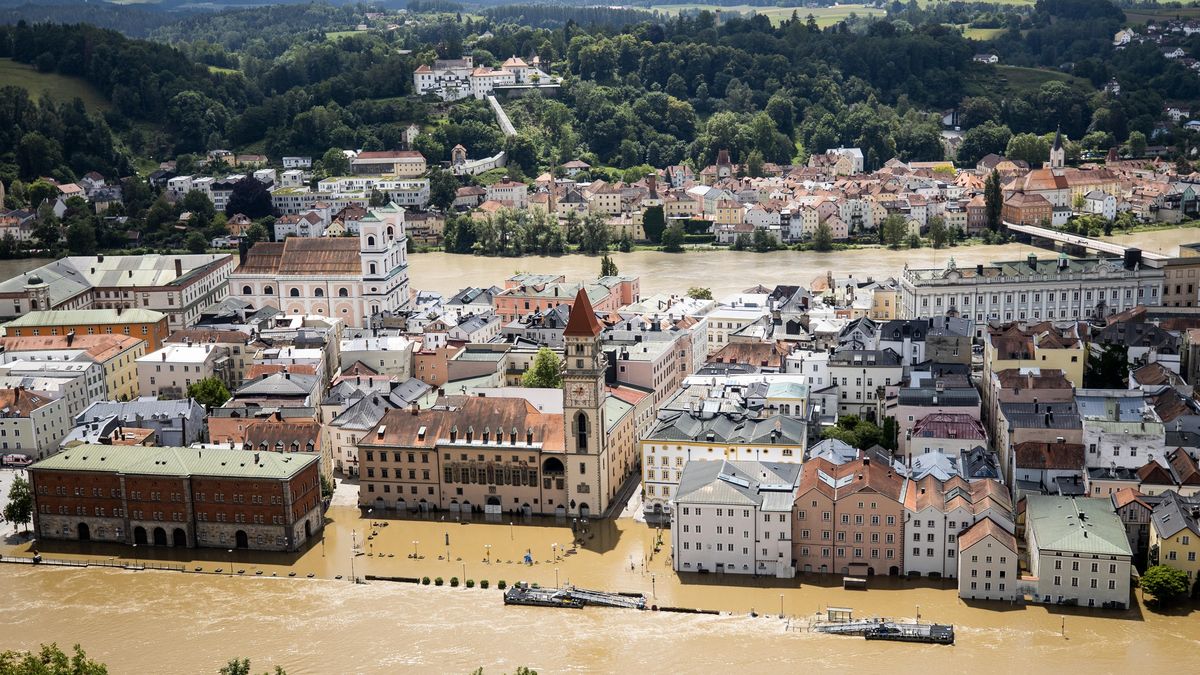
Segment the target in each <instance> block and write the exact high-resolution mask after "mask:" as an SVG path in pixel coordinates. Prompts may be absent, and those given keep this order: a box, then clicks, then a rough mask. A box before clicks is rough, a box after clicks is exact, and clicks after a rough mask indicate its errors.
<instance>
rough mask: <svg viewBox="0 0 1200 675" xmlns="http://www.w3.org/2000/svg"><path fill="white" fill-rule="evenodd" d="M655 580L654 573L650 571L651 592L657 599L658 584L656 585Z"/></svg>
mask: <svg viewBox="0 0 1200 675" xmlns="http://www.w3.org/2000/svg"><path fill="white" fill-rule="evenodd" d="M654 581H655V579H654V573H653V572H651V573H650V593H651V594H653V595H654V597H655V599H657V598H658V586H656V585H655V583H654Z"/></svg>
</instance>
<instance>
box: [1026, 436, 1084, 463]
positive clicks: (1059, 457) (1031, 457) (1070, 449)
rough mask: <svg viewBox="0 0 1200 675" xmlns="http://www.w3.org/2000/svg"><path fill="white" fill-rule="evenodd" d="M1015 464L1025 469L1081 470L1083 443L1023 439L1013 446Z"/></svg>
mask: <svg viewBox="0 0 1200 675" xmlns="http://www.w3.org/2000/svg"><path fill="white" fill-rule="evenodd" d="M1013 452H1014V453H1015V454H1016V465H1017V466H1019V467H1022V468H1026V469H1042V470H1072V469H1073V470H1082V469H1083V460H1084V453H1083V445H1081V444H1079V443H1046V442H1044V441H1025V442H1024V443H1017V444H1016V445H1014V446H1013Z"/></svg>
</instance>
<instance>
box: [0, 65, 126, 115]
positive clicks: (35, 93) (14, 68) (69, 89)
mask: <svg viewBox="0 0 1200 675" xmlns="http://www.w3.org/2000/svg"><path fill="white" fill-rule="evenodd" d="M3 85H13V86H17V87H21V88H23V89H26V90H28V91H29V95H30V96H31V97H33V98H35V99H36V98H41V96H42V94H43V93H45V94H49V95H50V98H52V99H54V100H56V101H71V100H73V99H75V98H76V97H79V98H81V99H83V102H84V104H85V105H87V106H88V107H89V108H91V109H93V110H108V109H110V108H111V107H112V104H110V103H109V102H108V101H107V100H106V99H105V98H104V97H103V96H101V95H100V92H98V91H96V90H95V89H94V88H93V87H92V85H90V84H88V83H87V82H84V81H83V80H81V79H79V78H75V77H65V76H63V75H59V74H57V73H39V72H38V71H37V70H36V69H35V68H34V67H33V66H29V65H26V64H24V63H17V62H16V61H13V60H12V59H0V86H3Z"/></svg>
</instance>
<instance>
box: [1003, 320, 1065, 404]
mask: <svg viewBox="0 0 1200 675" xmlns="http://www.w3.org/2000/svg"><path fill="white" fill-rule="evenodd" d="M1086 330H1087V326H1086V324H1082V323H1069V324H1063V323H1054V322H1050V321H1043V322H1041V323H1021V322H1018V323H1009V324H1005V325H1003V326H1000V327H998V328H990V327H989V328H988V330H987V335H986V342H985V345H984V357H983V364H984V366H983V367H984V376H985V378H988V379H989V380H990V378H991V374H992V373H998V372H1000V371H1002V370H1007V369H1009V368H1056V369H1058V370H1061V371H1063V374H1064V375H1066V378H1067V380H1069V381H1070V382H1071V384H1072V386H1074V387H1077V388H1078V387H1082V386H1083V371H1084V368H1085V367H1086V365H1087V343H1086V342H1084V340H1083V339H1082V338H1081V337H1080V336H1081V334H1082V332H1083V331H1086Z"/></svg>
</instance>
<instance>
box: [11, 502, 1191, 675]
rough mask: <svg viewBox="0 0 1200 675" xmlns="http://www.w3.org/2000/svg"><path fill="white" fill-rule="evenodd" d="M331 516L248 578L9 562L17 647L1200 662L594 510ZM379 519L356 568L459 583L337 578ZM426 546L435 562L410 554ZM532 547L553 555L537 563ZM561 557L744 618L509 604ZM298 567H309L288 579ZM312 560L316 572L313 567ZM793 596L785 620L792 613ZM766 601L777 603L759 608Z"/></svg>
mask: <svg viewBox="0 0 1200 675" xmlns="http://www.w3.org/2000/svg"><path fill="white" fill-rule="evenodd" d="M330 516H331V517H332V518H333V519H334V522H333V523H332V524H331V525H330V526H329V527H328V528H327V530H326V533H327V536H326V539H327V541H326V543H325V544H324V546H322V545H320V544H318V545H316V546H314V547H313V548H311V549H309V550H308V551H306V552H304V553H303V554H302V555H300V556H299V557H298V558H294V559H293V558H292V557H288V556H284V555H274V554H262V553H253V554H252V553H247V552H235V554H234V557H233V563H234V564H233V571H234V572H235V574H234V575H233V576H230V575H229V572H230V571H231V568H230V559H229V558H228V557H226V555H225V553H224V552H223V551H220V550H197V551H180V553H182V554H184V555H182V556H175V555H173V554H174V552H172V551H168V550H159V551H151V552H152V553H154V554H155V557H154V558H153V559H154V560H156V561H164V562H165V561H174V562H178V563H181V564H184V565H186V568H187V569H188V570H193V569H194V568H195V567H201V568H203V570H204V572H205V573H204V574H183V573H179V572H165V571H136V572H135V571H123V570H113V569H100V568H93V569H87V570H80V569H70V568H52V567H42V568H38V569H32V568H27V567H23V566H17V565H0V593H3V596H4V597H6V598H9V599H10V600H9V602H7V603H5V604H4V606H2V607H0V635H4V636H5V640H4V646H5V647H32V646H35V645H36V644H37V643H39V642H45V641H51V640H57V641H59V642H60V643H66V644H70V643H72V642H75V641H78V642H81V643H82V644H83V646H84V648H85V649H86V650H87V651H88V653H89V655H92V656H94V657H95V658H98V659H101V660H103V661H106V662H108V663H109V665H110V667H111V672H113V673H143V672H170V673H215V671H216V670H217V668H218V667H219V666H220V665H221V664H223V663H224V662H225V661H226V660H228V659H229V658H232V657H234V656H246V657H250V658H251V659H252V660H253V661H254V663H255V666H256V667H257V668H266V667H268V666H274V665H276V664H278V665H282V666H284V667H285V668H286V669H287V671H288V672H289V673H290V674H291V675H296V674H297V673H385V672H438V673H468V672H470V671H472V670H473V669H475V668H476V667H479V666H486V667H487V672H489V673H499V672H511V671H512V670H513V669H514V668H515V667H517V666H519V665H528V666H530V667H533V668H535V669H537V670H538V671H539V672H542V673H558V672H600V671H613V670H621V671H623V672H639V671H641V672H683V673H699V672H712V671H717V670H725V669H743V670H749V671H751V672H763V671H767V670H774V671H778V672H798V671H800V670H801V669H803V668H805V667H810V668H816V669H820V670H829V669H833V668H838V667H845V668H850V669H852V670H854V671H857V672H863V671H874V672H879V671H883V670H885V669H886V670H888V671H890V672H900V673H909V672H918V671H928V670H929V669H930V668H931V667H932V668H937V669H941V670H946V671H950V670H952V669H957V668H960V667H962V666H963V665H965V664H970V667H971V670H972V671H978V672H983V673H991V672H995V673H999V672H1009V673H1011V672H1021V671H1022V670H1024V671H1026V672H1047V671H1052V670H1061V671H1066V670H1073V669H1075V668H1077V667H1078V665H1079V663H1080V662H1081V660H1082V659H1087V660H1088V663H1089V665H1090V666H1091V667H1092V668H1093V669H1094V670H1095V671H1096V672H1116V671H1119V670H1126V669H1134V668H1136V669H1147V670H1153V669H1156V668H1166V667H1169V666H1171V665H1178V664H1180V663H1187V662H1191V661H1193V660H1194V658H1195V657H1194V655H1195V653H1196V649H1197V648H1200V612H1198V611H1192V612H1191V613H1184V612H1181V613H1179V614H1176V615H1169V616H1168V615H1162V614H1156V613H1154V612H1150V611H1147V610H1145V609H1142V608H1138V609H1134V610H1129V611H1127V612H1118V613H1112V612H1101V611H1099V610H1093V611H1088V610H1083V609H1074V608H1046V607H1041V606H1028V607H1018V606H1010V605H994V604H984V603H980V604H979V605H977V606H969V605H967V604H965V603H963V602H962V601H960V600H959V599H958V597H957V595H956V593H955V591H954V590H953V589H952V588H951V587H950V586H949V585H948V584H947V585H946V586H944V587H942V586H939V585H937V582H930V581H928V580H924V581H921V582H905V581H901V580H894V579H885V578H875V579H872V581H871V584H870V590H867V591H865V592H863V591H843V590H842V589H841V588H840V586H838V585H837V583H838V580H837V577H821V576H818V575H808V576H803V575H802V577H801V578H800V579H796V580H790V581H778V580H774V579H761V580H760V579H746V578H742V577H733V576H723V577H718V576H716V575H711V576H699V575H688V576H686V577H683V578H680V577H677V576H676V575H675V574H674V573H672V572H671V571H670V568H669V561H668V558H667V555H668V553H669V551H668V550H667V549H666V548H663V549H662V551H661V552H660V553H659V554H657V555H655V556H654V557H653V559H652V560H649V561H648V562H647V563H646V565H645V567H644V569H643V562H644V561H645V559H646V558H647V557H649V556H650V555H651V553H652V552H653V548H654V541H655V537H656V533H655V531H654V530H653V529H651V528H648V527H647V526H645V525H644V524H642V523H637V522H634V521H632V520H618V521H607V522H606V521H598V522H593V523H589V529H590V532H589V534H588V535H586V536H585V537H584V545H583V546H582V547H580V548H578V549H576V552H575V553H567V554H566V555H562V556H561V558H562V559H561V560H559V561H558V562H557V563H555V562H554V561H553V557H554V554H555V553H556V552H557V553H559V554H562V553H563V551H564V550H567V551H569V550H570V549H569V545H570V542H571V539H572V532H571V524H570V522H569V521H557V522H556V521H554V520H552V519H551V520H539V521H531V522H530V523H528V524H524V525H523V524H521V523H515V524H514V525H511V526H510V525H509V524H508V523H507V522H501V523H485V522H472V523H470V524H459V523H455V522H452V521H441V520H427V521H424V520H397V519H388V520H380V519H378V518H375V517H374V514H370V515H369V516H368V518H367V519H365V520H360V519H358V512H357V510H356V509H354V508H350V507H335V508H334V509H332V510H331V511H330ZM371 522H375V523H378V524H380V525H377V526H375V527H371V525H370V523H371ZM382 523H387V525H386V526H382ZM372 532H376V533H378V534H377V535H376V536H374V538H369V539H367V540H366V542H367V543H366V546H365V547H363V551H364V554H363V555H359V556H357V557H355V558H354V563H353V564H354V569H355V573H356V574H358V575H360V576H361V575H364V574H372V575H379V576H403V577H420V576H425V575H428V576H430V577H435V576H442V577H443V578H444V579H445V581H446V584H447V585H446V586H443V587H441V588H438V587H435V586H433V585H430V586H419V585H413V584H409V583H396V582H385V581H374V582H372V583H370V584H367V585H357V586H356V585H352V584H350V583H349V582H347V581H345V580H344V579H343V580H341V581H338V580H334V578H333V577H334V576H336V575H338V574H341V575H343V576H344V577H347V576H349V574H350V565H351V545H352V542H361V541H363V537H364V536H366V537H371V534H372ZM447 534H448V535H449V537H450V549H449V554H450V555H449V558H448V559H447V557H446V545H445V541H446V535H447ZM413 542H416V543H415V544H414V543H413ZM556 544H557V546H555V545H556ZM83 546H86V547H87V548H83ZM414 547H415V548H416V551H417V555H418V556H419V557H418V558H417V559H412V558H410V557H409V556H410V555H411V554H412V553H413V549H414ZM21 548H23V547H21ZM526 551H529V552H531V554H532V556H533V557H534V558H535V559H536V560H537V563H536V564H535V565H532V566H526V565H522V564H520V563H519V560H520V559H521V557H522V556H523V555H524V553H525V552H526ZM84 553H86V554H88V556H89V557H92V558H104V557H107V556H113V555H116V554H118V553H120V554H128V553H129V551H128V550H127V549H126V550H123V549H119V548H115V547H104V546H100V545H96V544H91V545H82V546H81V545H78V544H76V545H67V544H61V545H59V547H55V548H50V549H44V550H43V554H44V555H45V556H46V557H47V558H77V557H80V555H81V554H84ZM193 554H194V555H197V556H201V558H193V557H192V555H193ZM367 554H370V555H367ZM439 556H441V558H442V559H440V560H439ZM460 558H461V560H460ZM489 558H490V561H491V562H487V560H488V559H489ZM126 559H130V557H129V556H127V555H126ZM141 560H142V561H143V562H144V560H145V559H144V558H143V559H141ZM631 560H632V563H633V564H632V567H633V569H630V567H631ZM289 563H292V565H291V566H289ZM464 567H465V573H466V578H469V579H474V580H476V581H477V582H478V581H479V580H481V579H488V580H489V581H490V582H491V585H492V588H491V589H489V590H481V589H479V588H478V587H476V588H475V589H466V588H462V587H460V588H450V587H449V580H450V577H452V576H458V577H460V578H461V577H463V573H464ZM217 568H221V569H222V573H221V574H215V573H214V570H215V569H217ZM238 570H242V571H244V574H243V575H240V576H239V575H237V574H236V572H237V571H238ZM556 570H557V574H558V578H559V581H560V583H563V584H565V583H568V582H570V583H573V584H576V585H579V586H581V587H588V588H596V589H602V590H612V591H634V592H639V591H640V592H643V593H645V594H646V596H647V597H648V599H649V600H650V602H651V603H652V604H658V605H664V606H681V607H698V608H706V609H717V610H721V611H723V612H729V614H724V615H721V616H706V615H687V614H669V613H659V612H636V611H632V610H615V609H598V608H587V609H583V610H555V609H541V608H531V607H505V606H504V605H503V604H502V601H501V597H500V592H499V591H498V590H496V589H495V584H496V582H497V581H498V580H500V579H504V580H506V581H507V582H509V583H510V584H511V583H512V582H514V581H517V580H525V581H530V582H537V583H540V584H542V585H553V584H554V583H555V578H556V575H555V571H556ZM259 571H261V572H262V575H261V576H259V575H257V574H256V573H257V572H259ZM289 571H296V572H297V578H294V579H291V578H286V575H287V574H288V572H289ZM310 572H311V573H313V574H314V575H315V578H314V579H311V580H310V579H306V578H304V577H305V576H306V575H307V574H308V573H310ZM272 574H275V575H278V577H277V578H270V577H271V575H272ZM781 596H782V603H783V612H784V614H785V615H786V617H787V618H785V619H784V620H780V619H779V618H778V614H779V613H780V601H781ZM830 605H832V606H845V607H853V608H854V609H855V611H856V615H857V616H887V617H892V618H912V617H914V616H915V615H916V614H917V612H918V611H919V612H920V615H921V619H922V620H923V621H936V622H943V623H954V624H955V626H956V630H957V634H958V641H957V644H956V645H955V646H953V647H937V646H923V645H903V644H895V643H886V642H867V641H865V640H862V639H861V638H854V637H838V636H825V635H816V634H812V633H809V632H807V631H806V630H805V627H806V625H807V621H808V619H809V618H811V616H812V615H814V614H815V613H816V612H818V611H819V610H823V609H824V608H825V607H826V606H830ZM918 606H919V609H918ZM752 608H753V609H754V610H756V611H757V612H758V613H759V614H761V615H763V616H761V617H760V618H754V619H752V618H750V617H749V616H748V615H749V612H750V610H751V609H752ZM1064 617H1065V621H1066V637H1065V638H1064V637H1063V636H1062V634H1061V630H1062V625H1063V620H1064ZM964 659H966V660H964Z"/></svg>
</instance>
